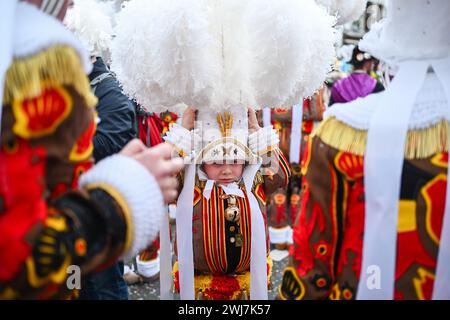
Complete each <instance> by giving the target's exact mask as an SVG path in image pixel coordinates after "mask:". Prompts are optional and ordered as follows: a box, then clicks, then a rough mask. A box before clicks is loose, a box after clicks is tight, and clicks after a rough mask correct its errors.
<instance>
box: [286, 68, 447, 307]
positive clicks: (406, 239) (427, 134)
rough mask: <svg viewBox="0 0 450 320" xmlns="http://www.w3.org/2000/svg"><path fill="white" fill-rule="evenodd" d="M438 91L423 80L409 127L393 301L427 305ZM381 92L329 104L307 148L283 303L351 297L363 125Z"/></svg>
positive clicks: (436, 192) (436, 232) (439, 137)
mask: <svg viewBox="0 0 450 320" xmlns="http://www.w3.org/2000/svg"><path fill="white" fill-rule="evenodd" d="M442 90H443V89H442V88H441V87H440V86H439V82H438V80H437V78H436V76H435V75H433V74H429V75H428V76H427V80H426V82H425V84H424V87H423V88H422V91H421V93H420V94H419V98H418V102H416V105H415V107H414V109H413V114H412V116H411V120H410V124H409V131H408V136H407V143H406V148H405V161H404V166H403V174H402V181H401V196H400V202H399V212H398V228H397V233H398V239H397V260H396V273H395V296H394V297H395V298H396V299H431V295H432V291H433V281H434V275H435V268H436V260H437V253H438V250H439V239H440V233H441V228H442V219H443V214H444V209H445V194H446V184H447V167H448V141H447V137H448V133H447V132H448V119H446V118H445V114H446V113H445V108H447V104H446V103H444V102H443V100H442V97H443V91H442ZM382 94H383V93H380V94H375V95H372V96H370V97H368V98H366V99H365V100H358V101H359V102H358V101H355V102H354V103H352V104H342V105H338V104H336V105H335V106H333V108H331V109H330V110H329V112H327V115H326V116H327V119H326V120H324V122H323V123H321V125H320V126H319V127H318V129H317V131H315V133H314V135H313V138H312V139H311V140H310V142H309V144H308V149H307V152H306V154H305V156H304V159H303V163H302V166H303V170H304V172H305V179H304V180H303V187H302V193H303V195H302V203H301V211H300V214H299V219H298V221H297V224H296V225H295V229H294V247H293V250H292V251H291V252H290V264H289V266H288V267H287V268H286V270H285V272H284V276H283V281H282V284H281V286H280V288H279V295H280V297H281V298H282V299H327V298H328V299H343V300H349V299H354V298H356V293H357V292H356V290H357V288H358V283H359V277H360V273H361V261H362V248H363V239H364V216H365V213H364V212H365V202H364V157H363V155H364V151H365V145H366V139H367V128H368V123H369V119H370V116H371V114H372V113H373V110H374V107H375V106H376V105H377V102H378V101H379V99H380V95H382ZM362 102H364V103H362ZM386 183H389V181H386Z"/></svg>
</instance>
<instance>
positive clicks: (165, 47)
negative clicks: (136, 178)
mask: <svg viewBox="0 0 450 320" xmlns="http://www.w3.org/2000/svg"><path fill="white" fill-rule="evenodd" d="M334 24H335V18H334V17H332V16H331V15H329V14H328V13H327V12H326V10H325V9H324V8H321V7H319V6H318V5H317V4H316V3H315V2H314V1H313V0H303V1H298V0H277V1H274V0H248V1H238V0H226V1H224V0H131V1H129V2H127V3H125V5H124V8H123V9H122V10H121V12H120V13H119V14H118V16H117V26H116V37H115V39H114V40H113V46H112V48H113V49H112V65H111V68H112V69H113V71H114V72H115V73H116V74H117V76H118V79H119V81H120V82H121V83H122V85H123V89H124V92H125V93H127V94H128V95H129V96H130V97H131V98H134V99H135V100H136V101H137V102H138V103H139V104H141V105H143V106H145V107H146V108H147V109H149V110H150V111H155V112H159V111H165V110H166V109H167V107H170V106H174V105H177V104H179V103H184V104H187V105H189V106H194V107H195V108H197V109H199V110H200V112H202V111H203V110H204V109H209V110H213V111H226V110H227V109H229V108H230V107H232V106H233V107H234V106H237V105H241V106H242V107H244V108H247V106H250V105H251V106H253V107H255V108H257V109H258V108H261V107H265V106H271V107H286V108H290V107H291V106H292V105H294V104H297V103H298V102H299V101H300V100H301V99H302V98H303V97H307V96H311V95H313V94H314V93H315V91H317V90H318V89H319V88H320V87H321V86H322V84H323V82H324V80H325V78H326V75H327V74H328V72H329V71H330V70H331V65H332V63H333V62H334V57H335V52H334V42H335V41H334V40H335V37H336V36H335V30H334V28H333V25H334Z"/></svg>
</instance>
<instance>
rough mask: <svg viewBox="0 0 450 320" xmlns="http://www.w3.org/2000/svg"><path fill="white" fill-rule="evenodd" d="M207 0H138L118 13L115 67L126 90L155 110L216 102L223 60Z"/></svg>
mask: <svg viewBox="0 0 450 320" xmlns="http://www.w3.org/2000/svg"><path fill="white" fill-rule="evenodd" d="M203 4H204V0H183V1H177V0H134V1H130V2H129V3H127V4H126V6H125V7H124V8H123V9H122V11H121V12H120V13H119V14H118V17H117V27H116V38H115V39H114V41H113V52H112V69H113V70H114V71H115V72H116V74H117V76H118V78H119V80H120V82H121V83H122V86H123V89H124V92H125V93H127V94H128V95H129V96H130V97H132V98H134V99H136V101H137V102H138V103H139V104H141V105H143V106H145V107H146V108H148V109H149V110H152V111H155V112H160V111H165V110H166V109H167V108H166V106H173V105H176V104H179V103H185V104H187V105H194V106H199V107H203V106H209V105H210V104H211V100H212V90H213V85H214V83H216V81H217V79H218V78H219V77H218V76H219V65H218V58H217V57H215V56H213V54H212V49H211V48H212V47H213V39H212V38H211V36H210V34H209V22H208V15H207V10H206V6H204V5H203ZM214 59H215V60H214Z"/></svg>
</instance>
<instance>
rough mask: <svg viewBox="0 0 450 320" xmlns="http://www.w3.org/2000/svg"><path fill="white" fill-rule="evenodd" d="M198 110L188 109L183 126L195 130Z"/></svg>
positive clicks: (185, 112) (184, 115)
mask: <svg viewBox="0 0 450 320" xmlns="http://www.w3.org/2000/svg"><path fill="white" fill-rule="evenodd" d="M196 113H197V110H195V109H194V108H192V107H188V108H187V109H186V110H185V111H184V113H183V119H182V122H181V123H182V125H183V127H184V128H186V129H188V130H192V129H194V125H195V115H196Z"/></svg>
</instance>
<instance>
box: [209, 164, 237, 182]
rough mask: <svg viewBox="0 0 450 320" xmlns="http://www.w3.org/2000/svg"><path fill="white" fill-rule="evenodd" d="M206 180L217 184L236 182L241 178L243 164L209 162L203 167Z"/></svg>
mask: <svg viewBox="0 0 450 320" xmlns="http://www.w3.org/2000/svg"><path fill="white" fill-rule="evenodd" d="M203 170H204V171H205V173H206V175H207V176H208V179H211V180H214V181H216V182H217V183H221V184H225V185H226V184H229V183H232V182H237V181H239V180H240V179H241V178H242V172H243V171H244V163H226V162H211V163H205V164H204V165H203Z"/></svg>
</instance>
